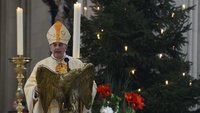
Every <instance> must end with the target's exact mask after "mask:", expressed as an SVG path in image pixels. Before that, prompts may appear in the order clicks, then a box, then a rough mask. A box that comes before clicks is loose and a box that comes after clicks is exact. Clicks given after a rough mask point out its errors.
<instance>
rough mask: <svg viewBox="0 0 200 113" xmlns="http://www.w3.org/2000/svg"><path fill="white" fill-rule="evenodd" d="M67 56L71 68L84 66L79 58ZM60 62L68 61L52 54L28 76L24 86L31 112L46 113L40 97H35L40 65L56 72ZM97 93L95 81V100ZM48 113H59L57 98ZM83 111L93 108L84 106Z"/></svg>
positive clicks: (88, 111)
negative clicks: (58, 58)
mask: <svg viewBox="0 0 200 113" xmlns="http://www.w3.org/2000/svg"><path fill="white" fill-rule="evenodd" d="M65 58H68V59H69V62H68V64H69V68H70V69H77V68H82V67H83V66H84V63H82V62H81V61H80V60H78V59H75V58H72V57H70V56H67V55H65ZM58 63H66V62H65V61H64V59H63V60H62V61H57V60H56V59H55V58H54V57H53V55H51V57H48V58H45V59H43V60H41V61H40V62H38V63H37V64H36V65H35V67H34V69H33V71H32V73H31V75H30V77H29V78H28V80H27V81H26V84H25V86H24V92H25V97H26V102H27V107H28V110H29V113H44V111H43V109H42V105H41V102H40V98H35V92H36V90H37V81H36V72H37V68H38V66H40V65H44V66H46V67H48V68H49V69H51V70H53V71H55V72H56V70H55V69H56V66H57V64H58ZM95 95H96V84H95V82H94V84H93V92H92V96H93V100H94V97H95ZM37 99H38V100H37ZM35 100H37V101H35ZM34 102H35V103H34ZM48 113H59V106H58V103H57V101H56V100H53V101H52V102H51V104H50V106H49V109H48ZM83 113H91V110H87V109H86V108H85V107H84V108H83Z"/></svg>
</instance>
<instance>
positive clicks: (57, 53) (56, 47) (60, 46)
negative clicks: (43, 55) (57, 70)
mask: <svg viewBox="0 0 200 113" xmlns="http://www.w3.org/2000/svg"><path fill="white" fill-rule="evenodd" d="M66 50H67V45H66V44H64V43H61V42H54V43H52V44H50V51H51V52H52V54H53V56H54V57H55V58H56V59H62V58H63V57H64V53H65V51H66Z"/></svg>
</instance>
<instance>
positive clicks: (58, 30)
mask: <svg viewBox="0 0 200 113" xmlns="http://www.w3.org/2000/svg"><path fill="white" fill-rule="evenodd" d="M70 37H71V35H70V33H69V31H68V30H67V28H66V27H65V25H63V24H62V23H61V22H60V21H56V22H55V23H54V24H53V25H52V26H51V28H50V29H49V31H48V32H47V39H48V42H49V44H52V43H54V42H61V43H64V44H68V42H69V40H70Z"/></svg>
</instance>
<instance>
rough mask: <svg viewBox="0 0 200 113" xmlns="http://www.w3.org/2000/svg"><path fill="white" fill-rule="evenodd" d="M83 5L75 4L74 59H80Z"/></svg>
mask: <svg viewBox="0 0 200 113" xmlns="http://www.w3.org/2000/svg"><path fill="white" fill-rule="evenodd" d="M80 24H81V4H80V3H78V2H76V4H74V29H73V55H72V56H73V57H74V58H80Z"/></svg>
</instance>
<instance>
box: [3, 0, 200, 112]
mask: <svg viewBox="0 0 200 113" xmlns="http://www.w3.org/2000/svg"><path fill="white" fill-rule="evenodd" d="M175 1H176V3H177V5H182V4H185V5H186V6H192V5H196V7H195V10H193V11H192V12H190V21H191V22H192V26H191V30H190V31H189V32H188V33H186V34H185V35H186V36H188V42H189V43H188V45H186V46H185V47H184V48H183V51H184V52H185V53H187V59H188V60H189V61H192V63H193V64H192V67H191V70H190V73H191V75H193V76H194V78H197V79H198V78H199V74H200V39H199V36H200V29H199V28H200V8H199V7H200V6H199V5H200V1H199V0H175ZM87 3H88V4H87V5H88V6H90V5H91V4H90V3H91V2H90V0H88V1H87ZM18 5H19V0H1V1H0V113H7V112H8V111H10V110H13V102H14V100H15V97H16V96H15V92H16V88H17V80H16V73H15V70H14V65H13V64H12V63H11V62H10V61H9V58H12V57H13V56H16V55H17V51H16V50H17V49H16V46H17V43H16V40H17V39H16V36H17V35H16V7H17V6H18ZM21 6H22V8H23V9H24V56H26V57H30V58H31V59H32V60H31V62H30V63H28V64H27V65H26V67H27V70H26V73H25V80H26V79H27V77H28V76H29V74H30V72H31V70H32V68H33V66H34V65H35V63H36V62H38V61H39V60H40V59H43V58H44V57H47V56H49V48H48V42H47V40H46V32H47V31H48V29H49V27H50V26H51V22H50V21H51V20H50V14H49V9H48V7H47V6H46V5H45V4H44V3H43V2H42V0H21ZM88 13H91V11H90V10H88Z"/></svg>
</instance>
